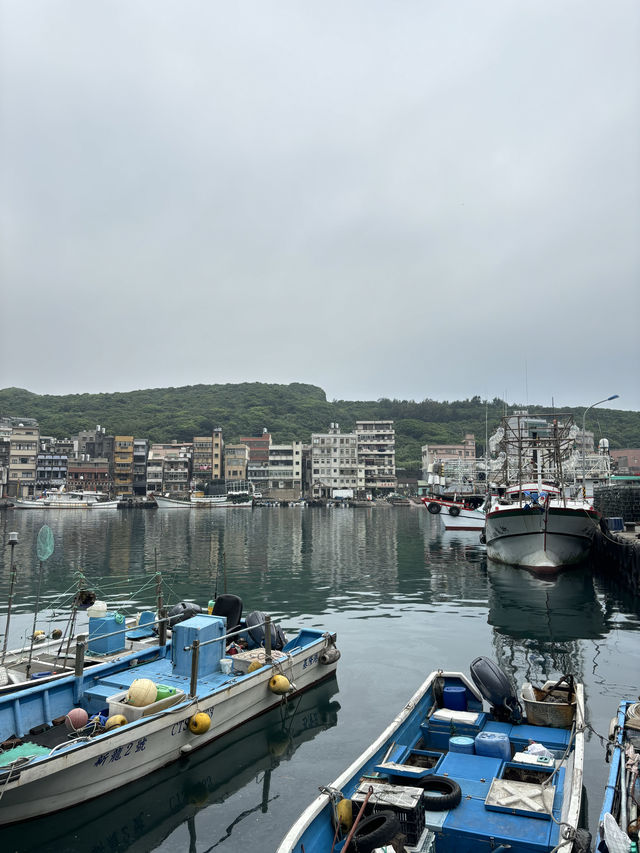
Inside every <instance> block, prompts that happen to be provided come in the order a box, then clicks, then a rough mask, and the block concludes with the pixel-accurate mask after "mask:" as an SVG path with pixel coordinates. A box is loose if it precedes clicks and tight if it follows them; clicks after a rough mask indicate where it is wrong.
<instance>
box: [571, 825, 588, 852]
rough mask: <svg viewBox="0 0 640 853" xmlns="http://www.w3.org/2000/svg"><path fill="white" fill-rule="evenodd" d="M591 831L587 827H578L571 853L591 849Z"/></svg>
mask: <svg viewBox="0 0 640 853" xmlns="http://www.w3.org/2000/svg"><path fill="white" fill-rule="evenodd" d="M591 841H592V837H591V833H590V832H589V831H588V830H587V829H576V837H575V838H574V839H573V844H572V846H571V853H589V851H590V850H591Z"/></svg>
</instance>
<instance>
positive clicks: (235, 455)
mask: <svg viewBox="0 0 640 853" xmlns="http://www.w3.org/2000/svg"><path fill="white" fill-rule="evenodd" d="M248 464H249V446H248V445H247V444H243V443H241V444H227V445H226V447H225V449H224V479H225V483H226V484H227V485H229V483H233V482H236V483H237V482H238V481H243V482H244V481H246V480H247V466H248Z"/></svg>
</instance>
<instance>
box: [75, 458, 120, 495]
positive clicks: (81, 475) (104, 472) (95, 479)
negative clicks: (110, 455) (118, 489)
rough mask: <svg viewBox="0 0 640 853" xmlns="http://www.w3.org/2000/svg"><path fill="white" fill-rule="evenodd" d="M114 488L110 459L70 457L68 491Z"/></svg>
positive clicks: (101, 490) (95, 490) (108, 490)
mask: <svg viewBox="0 0 640 853" xmlns="http://www.w3.org/2000/svg"><path fill="white" fill-rule="evenodd" d="M112 488H113V481H112V480H111V473H110V465H109V460H108V459H88V458H86V454H85V458H84V459H69V460H68V461H67V491H85V492H104V494H108V493H109V492H110V491H111V490H112Z"/></svg>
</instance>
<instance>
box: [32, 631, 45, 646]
mask: <svg viewBox="0 0 640 853" xmlns="http://www.w3.org/2000/svg"><path fill="white" fill-rule="evenodd" d="M33 639H34V640H35V642H36V643H41V642H42V641H43V640H44V639H45V633H44V631H34V632H33Z"/></svg>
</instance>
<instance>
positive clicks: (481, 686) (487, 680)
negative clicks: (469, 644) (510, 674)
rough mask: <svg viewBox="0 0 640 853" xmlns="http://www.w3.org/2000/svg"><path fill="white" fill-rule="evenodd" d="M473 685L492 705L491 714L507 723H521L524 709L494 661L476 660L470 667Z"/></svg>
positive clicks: (483, 658)
mask: <svg viewBox="0 0 640 853" xmlns="http://www.w3.org/2000/svg"><path fill="white" fill-rule="evenodd" d="M469 670H470V672H471V678H472V679H473V683H474V684H475V686H476V687H477V688H478V690H479V691H480V693H481V694H482V696H483V697H484V698H485V699H486V700H487V702H489V703H490V705H491V713H492V714H493V715H494V717H495V718H496V719H497V720H500V721H502V722H505V723H520V722H521V721H522V707H521V705H520V703H519V702H518V699H517V697H516V696H515V694H514V692H513V688H512V687H511V684H510V683H509V679H508V678H507V676H506V675H505V674H504V672H503V671H502V670H501V669H500V667H499V666H498V665H497V664H495V663H494V662H493V661H492V660H490V659H489V658H485V657H479V658H476V659H475V660H474V661H472V662H471V665H470V666H469Z"/></svg>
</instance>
